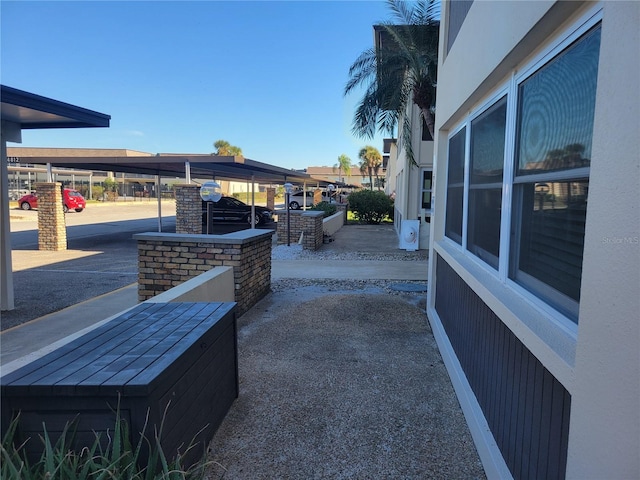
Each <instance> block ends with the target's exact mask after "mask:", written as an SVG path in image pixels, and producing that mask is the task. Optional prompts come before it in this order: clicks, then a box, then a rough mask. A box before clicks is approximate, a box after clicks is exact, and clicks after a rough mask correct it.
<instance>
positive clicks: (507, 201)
mask: <svg viewBox="0 0 640 480" xmlns="http://www.w3.org/2000/svg"><path fill="white" fill-rule="evenodd" d="M598 25H600V26H601V25H602V7H601V6H596V7H594V8H593V9H590V10H589V11H588V12H586V13H585V14H584V15H582V16H581V18H579V19H578V20H577V21H576V22H575V23H574V24H573V25H572V26H570V27H568V28H567V29H566V30H564V32H563V33H562V34H560V35H559V36H558V37H557V38H556V39H555V40H553V41H552V42H551V43H550V44H549V45H547V46H546V47H544V48H543V49H541V50H540V51H539V52H538V53H536V54H535V55H533V56H532V58H531V59H530V60H528V61H526V63H525V64H523V65H522V66H519V67H516V69H514V70H512V72H511V74H510V76H509V78H508V79H506V80H505V81H503V82H501V83H500V84H499V85H498V86H497V87H496V88H495V89H494V90H492V92H491V93H490V94H488V95H487V96H485V97H484V99H483V100H482V101H481V103H479V104H478V106H477V108H474V109H473V110H472V111H470V112H469V113H468V114H467V115H466V116H465V117H464V118H463V119H461V121H460V122H458V123H456V124H454V126H453V128H451V130H449V132H448V135H447V137H446V141H447V148H446V162H444V163H445V166H446V170H445V171H446V175H445V177H446V179H445V184H444V185H445V187H446V191H447V193H446V194H445V195H444V196H443V199H442V203H443V204H444V205H443V213H444V228H443V235H442V243H444V244H445V245H446V246H447V248H453V249H454V250H455V251H458V252H459V253H460V254H462V255H463V258H465V259H467V260H470V261H472V262H473V263H474V264H476V265H479V266H480V267H481V268H482V269H483V271H485V272H486V273H488V274H490V275H491V276H493V277H495V278H497V279H498V280H499V282H500V283H501V284H503V285H505V286H507V287H508V288H509V289H510V290H512V291H514V292H515V293H516V294H517V295H518V296H519V297H521V298H523V299H524V300H525V301H526V302H527V303H529V304H530V305H532V306H533V307H534V308H536V309H538V310H539V311H541V312H542V313H543V314H544V315H545V317H547V318H549V319H550V320H551V321H552V322H554V323H555V324H556V325H557V326H559V327H560V328H561V329H562V330H563V331H566V332H568V333H570V334H571V335H572V336H575V335H577V329H578V318H575V319H572V318H571V316H569V315H567V314H566V313H564V312H563V311H562V310H561V309H560V308H557V307H555V306H554V305H553V304H552V303H549V302H548V301H547V300H545V299H544V298H543V297H542V296H540V295H539V294H536V293H533V292H532V291H530V290H528V289H527V288H525V287H524V286H522V285H521V284H519V283H517V282H516V281H515V280H514V279H512V278H510V276H509V273H510V269H511V268H512V251H511V250H512V245H511V239H512V235H513V232H512V231H511V229H512V220H513V215H514V209H513V197H514V189H515V188H516V187H517V185H519V184H521V183H530V182H537V181H538V180H544V181H545V182H549V181H578V180H580V179H587V180H589V173H590V167H577V168H574V169H567V170H558V171H553V172H549V173H535V174H530V175H526V178H522V177H520V178H518V179H516V176H515V173H516V166H515V161H516V158H515V157H516V152H515V148H516V141H517V139H516V135H517V131H516V130H517V118H516V117H517V113H518V98H519V96H518V94H519V87H520V85H521V84H522V83H524V82H525V81H526V80H527V79H528V78H530V77H532V76H533V75H535V74H536V73H537V72H539V71H541V70H542V69H543V68H544V67H545V66H546V65H547V64H549V63H550V62H552V61H553V60H554V59H555V58H557V57H558V55H560V54H562V53H563V52H564V51H565V50H566V49H567V48H569V47H570V46H571V45H572V44H573V43H574V42H576V41H577V40H579V39H580V38H581V37H582V36H583V35H585V34H586V33H588V32H589V31H590V30H591V29H593V28H594V27H596V26H598ZM502 96H506V99H507V115H506V128H505V158H504V169H503V182H502V215H501V219H500V250H499V252H500V255H499V258H498V268H497V270H496V269H495V268H494V267H492V266H491V265H489V264H488V263H485V261H483V260H482V259H481V258H479V257H477V256H476V255H475V254H474V253H473V252H471V251H470V250H469V249H468V246H467V238H468V232H467V229H468V223H469V220H468V213H469V212H468V209H469V182H470V172H469V169H470V155H471V151H470V147H471V145H470V143H471V135H472V128H471V127H472V125H471V124H472V121H473V120H474V119H476V118H477V117H479V116H480V115H481V114H483V113H484V112H486V111H488V110H489V109H490V108H491V107H492V106H493V105H494V104H495V103H496V102H498V101H499V100H500V99H501V98H502ZM463 129H464V130H465V137H466V140H465V152H464V153H465V160H464V190H463V212H462V239H461V240H462V241H461V243H458V242H456V241H455V240H454V239H452V238H451V237H448V236H447V229H446V221H447V206H448V205H447V203H448V190H449V182H448V180H449V167H450V165H449V158H450V157H449V154H450V152H449V149H450V142H451V139H452V138H453V137H454V136H455V135H457V134H458V133H459V132H460V131H462V130H463ZM583 255H584V253H583ZM540 283H541V284H543V285H546V287H547V288H549V289H551V290H553V291H554V292H555V293H557V294H558V295H563V294H562V293H560V292H559V291H557V290H555V289H554V288H553V287H551V286H549V285H547V284H545V283H544V282H541V281H540ZM578 308H579V304H578Z"/></svg>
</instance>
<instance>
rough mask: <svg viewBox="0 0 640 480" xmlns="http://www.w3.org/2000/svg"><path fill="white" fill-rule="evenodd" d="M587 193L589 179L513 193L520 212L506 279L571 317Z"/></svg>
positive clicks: (577, 297)
mask: <svg viewBox="0 0 640 480" xmlns="http://www.w3.org/2000/svg"><path fill="white" fill-rule="evenodd" d="M588 190H589V181H588V180H576V181H568V182H544V183H523V184H519V185H516V186H515V190H514V193H515V195H514V204H519V205H518V207H519V210H520V211H521V212H522V213H521V219H520V236H519V238H520V241H519V243H518V244H517V245H513V246H512V249H514V252H517V253H518V255H516V257H515V258H516V263H515V264H514V265H512V268H511V273H510V276H511V278H513V279H515V280H516V281H517V282H518V283H520V284H521V285H523V286H524V287H525V288H528V289H529V290H531V291H533V292H534V293H536V294H538V295H539V296H541V297H542V298H544V299H546V300H547V301H548V302H549V303H551V304H552V305H554V306H555V307H556V308H558V309H559V310H561V311H563V313H565V314H566V315H568V316H570V317H572V318H575V319H577V305H578V302H579V300H580V281H581V278H582V255H583V251H584V232H585V221H586V215H587V193H588ZM514 210H515V209H514ZM549 287H551V289H550V288H549ZM554 291H555V292H554ZM557 293H560V294H561V295H557ZM565 297H566V298H565Z"/></svg>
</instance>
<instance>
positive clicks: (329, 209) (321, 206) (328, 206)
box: [311, 202, 338, 218]
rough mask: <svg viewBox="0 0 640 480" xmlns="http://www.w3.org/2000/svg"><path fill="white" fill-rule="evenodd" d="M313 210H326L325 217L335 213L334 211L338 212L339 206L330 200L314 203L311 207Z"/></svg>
mask: <svg viewBox="0 0 640 480" xmlns="http://www.w3.org/2000/svg"><path fill="white" fill-rule="evenodd" d="M311 210H318V211H323V212H324V217H323V218H327V217H330V216H331V215H333V214H334V213H336V212H337V211H338V207H336V206H335V205H333V204H332V203H329V202H320V203H317V204H316V205H314V206H313V207H312V208H311Z"/></svg>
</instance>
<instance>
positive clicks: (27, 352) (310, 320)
mask: <svg viewBox="0 0 640 480" xmlns="http://www.w3.org/2000/svg"><path fill="white" fill-rule="evenodd" d="M355 227H356V228H353V227H352V226H347V227H344V228H343V229H342V230H341V231H340V232H342V233H341V234H340V235H338V234H336V241H335V242H333V243H331V244H328V245H323V248H322V249H321V251H320V252H318V258H317V259H314V258H313V255H306V256H305V258H304V259H299V260H273V261H272V293H270V294H268V295H267V296H266V297H265V298H264V299H262V300H261V301H260V302H258V303H257V304H256V305H255V306H254V307H253V308H252V309H250V310H249V311H248V312H247V313H245V314H244V315H243V316H242V317H240V318H239V319H238V349H239V374H240V396H239V398H238V399H237V400H236V401H235V402H234V404H233V405H232V407H231V410H230V412H229V414H228V415H227V417H226V418H225V420H224V422H223V423H222V425H221V426H220V428H219V430H218V431H217V433H216V435H215V436H214V438H213V440H212V442H211V444H210V445H209V460H210V461H211V465H210V467H209V470H208V472H207V478H210V479H218V478H220V479H222V478H225V479H235V480H239V479H252V480H253V479H305V480H306V479H310V478H332V479H351V478H357V479H360V478H361V479H369V478H403V479H428V478H434V479H441V478H456V479H457V478H460V479H462V478H464V479H475V478H485V475H484V471H483V468H482V465H481V462H480V460H479V457H478V455H477V452H476V449H475V446H474V444H473V441H472V438H471V435H470V433H469V430H468V427H467V424H466V422H465V419H464V415H463V414H462V411H461V409H460V407H459V404H458V402H457V398H456V396H455V393H454V391H453V387H452V385H451V382H450V380H449V376H448V374H447V371H446V369H445V366H444V364H443V362H442V359H441V357H440V354H439V351H438V348H437V345H436V343H435V340H434V338H433V335H432V333H431V330H430V327H429V323H428V320H427V318H426V315H425V313H424V298H425V294H424V291H416V292H406V291H396V290H394V289H393V288H390V287H392V286H393V285H394V282H396V281H397V282H401V281H404V282H414V283H415V282H417V283H419V284H421V285H426V278H427V265H428V262H427V260H426V256H425V254H424V252H400V251H398V249H397V244H396V242H397V240H396V236H395V232H394V230H393V228H392V227H390V226H385V227H368V228H367V227H366V226H355ZM354 251H355V252H357V256H356V257H357V258H356V257H353V255H352V254H353V252H354ZM381 255H382V256H384V255H387V257H386V259H385V260H381V259H380V257H381ZM332 256H337V257H339V259H338V260H330V259H329V258H331V257H332ZM354 258H355V259H354ZM422 290H424V289H422ZM136 304H137V284H133V285H130V286H128V287H125V288H121V289H119V290H116V291H115V292H112V293H109V294H106V295H102V296H99V297H97V298H94V299H92V300H88V301H84V302H82V303H80V304H78V305H74V306H73V307H69V308H66V309H64V310H62V311H60V312H56V313H53V314H49V315H46V316H44V317H41V318H38V319H36V320H33V321H31V322H28V323H26V324H24V325H21V326H18V327H14V328H11V329H9V330H6V331H5V332H3V333H2V335H1V337H0V342H1V344H0V345H1V349H2V352H1V353H2V373H3V374H5V373H8V372H9V371H11V370H14V369H15V368H18V367H20V366H22V365H23V364H25V363H27V362H28V361H31V359H33V358H35V357H37V356H41V355H43V354H45V353H47V352H48V351H51V350H53V349H55V348H56V347H57V346H58V345H60V344H62V343H66V342H68V341H70V340H71V339H72V338H75V337H77V336H79V335H81V334H82V333H83V332H84V331H85V330H86V329H89V328H94V327H95V325H97V324H101V323H103V322H105V321H108V317H109V316H112V315H115V314H117V313H119V312H121V311H123V310H125V309H127V308H130V307H132V306H134V305H136ZM98 319H100V321H99V322H98V323H96V320H98ZM102 319H105V320H102Z"/></svg>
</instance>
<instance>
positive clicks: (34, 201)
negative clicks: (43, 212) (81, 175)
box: [18, 188, 87, 213]
mask: <svg viewBox="0 0 640 480" xmlns="http://www.w3.org/2000/svg"><path fill="white" fill-rule="evenodd" d="M63 192H64V193H63V201H62V210H63V211H64V213H67V212H68V211H69V210H75V211H76V212H81V211H82V210H84V209H85V208H86V206H87V201H86V200H85V199H84V197H83V196H82V195H81V194H80V192H78V191H77V190H74V189H72V188H65V189H64V191H63ZM18 205H19V206H20V208H21V209H22V210H31V209H32V208H38V196H37V195H36V194H35V193H29V194H27V195H24V196H22V197H20V199H19V200H18Z"/></svg>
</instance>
